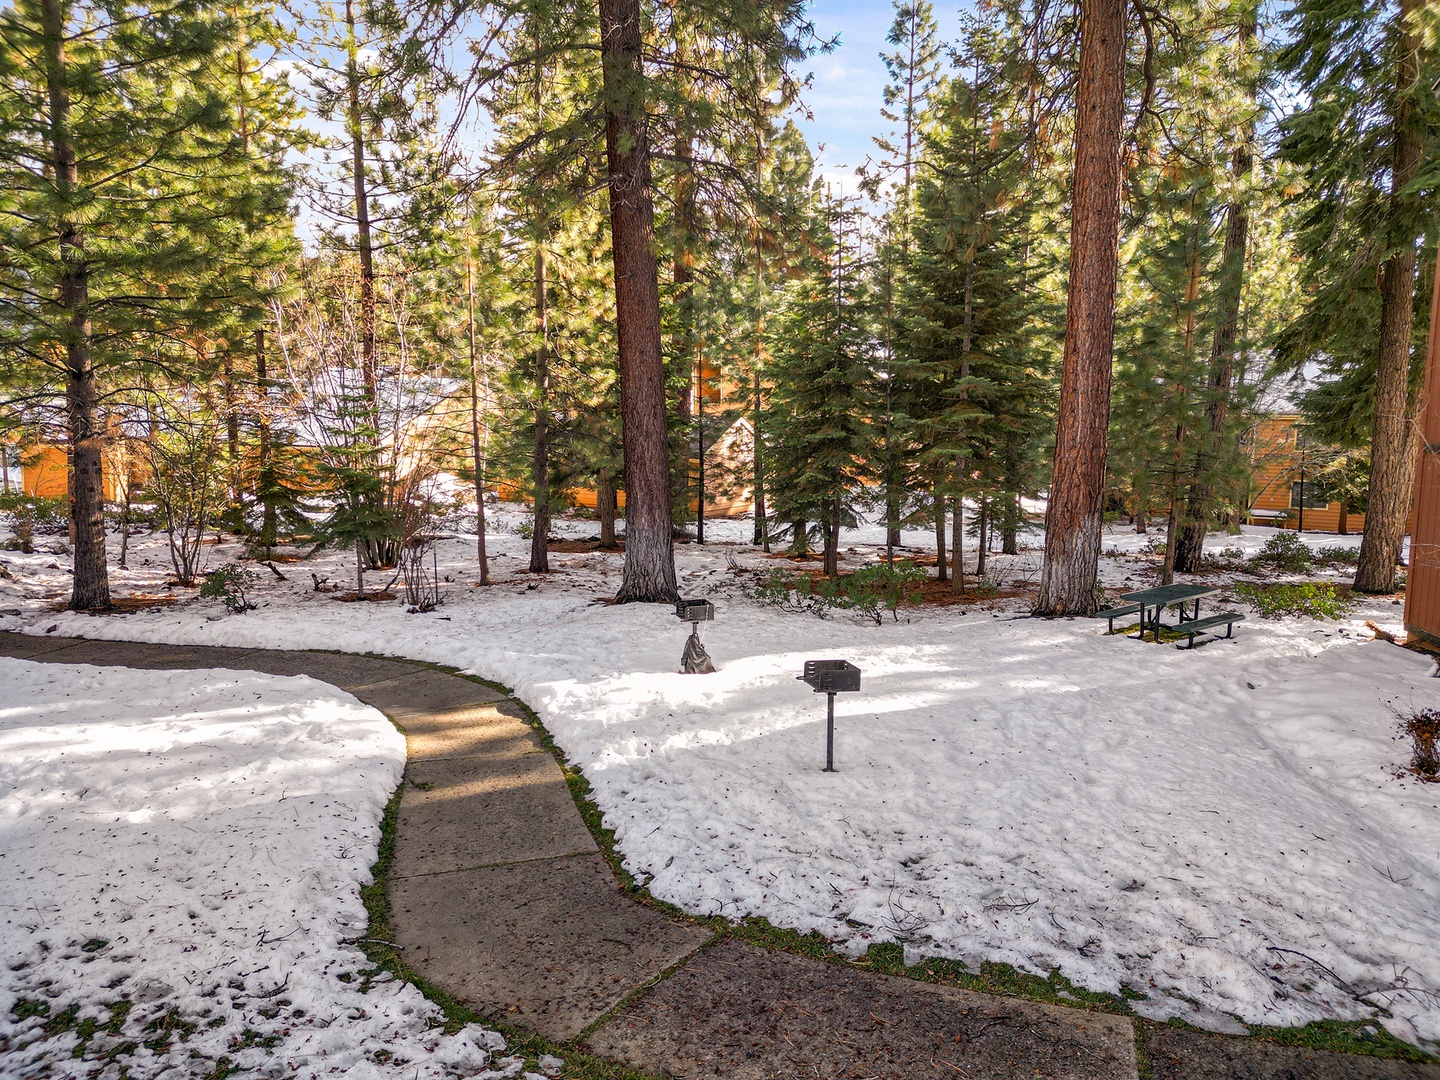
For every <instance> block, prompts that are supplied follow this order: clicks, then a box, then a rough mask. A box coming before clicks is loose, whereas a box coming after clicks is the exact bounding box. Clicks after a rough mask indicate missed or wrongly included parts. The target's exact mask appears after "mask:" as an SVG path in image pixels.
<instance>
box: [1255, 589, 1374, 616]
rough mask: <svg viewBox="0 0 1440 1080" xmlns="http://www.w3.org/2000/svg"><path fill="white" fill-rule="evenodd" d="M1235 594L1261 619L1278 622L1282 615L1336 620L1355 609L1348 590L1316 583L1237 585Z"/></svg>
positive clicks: (1353, 600) (1353, 599) (1352, 598)
mask: <svg viewBox="0 0 1440 1080" xmlns="http://www.w3.org/2000/svg"><path fill="white" fill-rule="evenodd" d="M1235 592H1236V595H1238V596H1239V597H1240V599H1242V600H1244V601H1245V602H1246V603H1247V604H1250V605H1251V606H1252V607H1253V608H1254V609H1255V610H1256V612H1257V613H1258V614H1259V615H1260V617H1261V618H1262V619H1279V618H1281V617H1283V616H1285V615H1299V616H1305V617H1306V618H1311V619H1338V618H1340V616H1342V615H1344V614H1346V613H1347V612H1348V611H1349V610H1350V609H1351V608H1353V607H1354V606H1355V598H1354V597H1353V596H1351V595H1350V593H1349V592H1348V591H1341V590H1340V589H1339V588H1338V587H1336V586H1334V585H1327V584H1320V583H1316V582H1309V583H1306V584H1303V585H1291V584H1278V585H1249V584H1241V585H1236V586H1235Z"/></svg>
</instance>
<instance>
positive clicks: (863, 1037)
mask: <svg viewBox="0 0 1440 1080" xmlns="http://www.w3.org/2000/svg"><path fill="white" fill-rule="evenodd" d="M586 1043H587V1045H588V1046H589V1047H590V1048H591V1049H592V1050H594V1051H595V1052H596V1053H597V1054H600V1055H602V1056H604V1057H609V1058H619V1059H621V1060H624V1061H628V1062H630V1063H632V1064H634V1065H636V1066H638V1067H639V1068H641V1069H644V1070H646V1071H648V1072H652V1073H655V1074H658V1075H660V1076H664V1077H685V1078H687V1080H688V1078H691V1077H710V1076H713V1077H725V1078H727V1080H766V1078H769V1077H777V1076H785V1077H792V1076H793V1077H799V1076H815V1077H828V1078H833V1080H839V1078H842V1077H844V1078H856V1080H859V1078H862V1077H864V1078H879V1077H885V1078H887V1080H921V1078H925V1077H946V1078H947V1080H954V1078H955V1077H962V1076H965V1077H973V1078H975V1080H989V1078H993V1080H1012V1078H1014V1077H1026V1078H1030V1077H1070V1078H1076V1080H1079V1078H1086V1080H1128V1078H1134V1077H1135V1076H1136V1075H1137V1072H1136V1063H1135V1044H1134V1029H1133V1025H1132V1023H1131V1021H1130V1020H1128V1019H1126V1018H1125V1017H1120V1016H1107V1015H1104V1014H1101V1013H1090V1012H1085V1011H1083V1010H1080V1009H1065V1008H1060V1007H1057V1006H1050V1005H1040V1004H1036V1003H1033V1002H1027V1001H1019V1000H1016V999H1013V998H1000V997H992V996H990V995H986V994H973V993H969V992H966V991H963V990H955V989H951V988H948V987H941V986H933V985H931V984H928V983H922V982H916V981H914V980H911V979H900V978H892V977H889V976H885V975H876V974H873V973H870V972H864V971H857V970H856V969H854V968H848V967H842V966H839V965H835V964H827V963H823V962H818V961H813V960H806V959H804V958H801V957H796V956H790V955H788V954H785V953H774V952H769V951H768V950H764V949H760V948H756V947H754V946H750V945H745V944H743V943H741V942H737V941H733V940H731V941H726V942H724V943H722V944H720V945H718V946H717V947H715V948H712V949H707V950H705V951H704V952H703V953H701V954H700V955H699V956H697V957H696V958H695V959H694V960H693V961H691V962H690V963H689V964H686V965H685V966H684V967H683V968H681V969H680V970H678V971H676V972H675V973H674V974H672V975H671V976H670V977H669V978H667V979H666V980H665V981H664V982H663V983H661V984H660V985H659V986H657V987H656V988H655V989H654V990H652V991H651V992H650V993H649V994H647V995H646V996H645V997H644V998H642V999H641V1000H639V1001H637V1002H635V1003H634V1004H632V1005H630V1006H629V1007H627V1008H626V1009H625V1010H624V1011H623V1012H622V1013H620V1014H619V1015H618V1016H616V1017H615V1018H614V1019H612V1020H610V1021H608V1022H607V1023H605V1024H604V1025H603V1026H602V1027H601V1028H600V1029H599V1030H598V1031H596V1032H595V1033H594V1034H592V1035H591V1036H590V1037H589V1038H588V1039H587V1040H586Z"/></svg>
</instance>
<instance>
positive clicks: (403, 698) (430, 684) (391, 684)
mask: <svg viewBox="0 0 1440 1080" xmlns="http://www.w3.org/2000/svg"><path fill="white" fill-rule="evenodd" d="M337 685H339V684H337ZM345 689H347V690H349V691H350V692H351V693H352V694H354V695H355V696H356V697H358V698H359V699H360V700H361V701H363V702H365V703H366V704H368V705H374V706H375V708H377V709H379V710H380V711H381V712H383V713H385V714H386V715H388V716H391V717H394V719H395V720H396V721H398V722H399V724H400V726H401V727H403V728H405V729H406V730H407V731H408V730H409V728H410V725H411V722H412V721H418V720H424V721H426V722H428V723H430V724H436V725H438V724H453V723H457V722H460V720H461V719H463V718H461V717H459V716H457V715H455V714H458V713H460V712H463V711H464V710H466V709H469V708H471V707H473V706H475V705H489V704H492V703H494V702H497V701H504V700H505V695H504V694H502V693H501V692H500V691H498V690H491V689H490V688H489V687H488V686H483V685H481V684H480V683H477V682H474V681H473V680H471V679H462V678H461V677H460V676H458V675H447V674H445V672H443V671H435V670H434V669H432V668H420V669H418V670H416V669H411V671H410V672H409V673H408V674H404V675H402V676H401V677H399V678H393V679H387V680H384V681H380V680H376V681H375V682H373V683H357V684H356V685H355V686H354V687H353V688H352V687H350V686H347V687H346V688H345Z"/></svg>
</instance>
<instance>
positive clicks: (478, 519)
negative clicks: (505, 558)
mask: <svg viewBox="0 0 1440 1080" xmlns="http://www.w3.org/2000/svg"><path fill="white" fill-rule="evenodd" d="M465 323H466V327H465V337H466V342H467V344H468V345H469V347H470V454H471V461H472V462H473V463H474V465H475V472H474V480H475V561H476V563H477V564H478V565H479V567H480V584H481V585H489V584H490V556H489V554H488V552H486V550H485V451H486V446H485V442H486V440H485V439H484V438H482V437H481V432H480V353H479V350H478V349H476V347H475V264H474V261H473V260H471V259H466V261H465ZM486 405H489V394H486Z"/></svg>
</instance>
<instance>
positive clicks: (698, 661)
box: [675, 600, 715, 675]
mask: <svg viewBox="0 0 1440 1080" xmlns="http://www.w3.org/2000/svg"><path fill="white" fill-rule="evenodd" d="M675 614H676V615H677V616H679V617H680V618H681V619H683V620H684V621H685V622H688V623H689V624H690V636H689V637H688V638H686V639H685V651H684V652H683V653H681V654H680V672H681V674H683V675H708V674H710V673H711V672H713V671H714V670H715V665H714V663H712V662H711V660H710V654H709V653H707V652H706V651H705V646H704V644H703V643H702V642H701V641H700V624H701V623H702V622H713V621H714V620H715V605H714V604H712V603H710V601H709V600H680V601H677V602H676V604H675Z"/></svg>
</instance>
